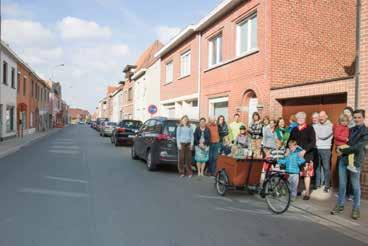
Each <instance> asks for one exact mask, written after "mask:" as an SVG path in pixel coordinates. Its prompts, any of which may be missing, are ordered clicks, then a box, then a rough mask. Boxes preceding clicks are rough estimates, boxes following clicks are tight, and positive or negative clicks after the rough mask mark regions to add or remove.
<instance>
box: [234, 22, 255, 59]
mask: <svg viewBox="0 0 368 246" xmlns="http://www.w3.org/2000/svg"><path fill="white" fill-rule="evenodd" d="M236 36H237V38H236V40H237V45H236V47H237V55H238V56H241V55H243V54H245V53H247V52H250V51H253V50H256V49H257V15H253V16H251V17H249V18H247V19H246V20H244V21H242V22H240V23H239V24H238V26H237V28H236Z"/></svg>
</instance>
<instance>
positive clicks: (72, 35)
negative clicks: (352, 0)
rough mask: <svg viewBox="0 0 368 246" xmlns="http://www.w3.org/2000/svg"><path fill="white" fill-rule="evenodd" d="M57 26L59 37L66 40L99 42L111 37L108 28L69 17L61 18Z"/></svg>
mask: <svg viewBox="0 0 368 246" xmlns="http://www.w3.org/2000/svg"><path fill="white" fill-rule="evenodd" d="M57 26H58V29H59V30H60V32H61V37H62V38H63V39H66V40H95V39H98V40H99V39H109V38H110V37H111V36H112V32H111V29H110V28H109V27H106V26H100V25H99V24H97V23H96V22H93V21H86V20H82V19H79V18H75V17H70V16H68V17H65V18H63V19H62V20H61V21H60V22H59V23H58V24H57Z"/></svg>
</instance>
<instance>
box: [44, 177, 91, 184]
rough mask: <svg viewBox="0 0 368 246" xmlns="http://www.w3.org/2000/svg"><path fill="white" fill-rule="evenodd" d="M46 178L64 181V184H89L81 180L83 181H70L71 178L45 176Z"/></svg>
mask: <svg viewBox="0 0 368 246" xmlns="http://www.w3.org/2000/svg"><path fill="white" fill-rule="evenodd" d="M45 178H46V179H52V180H58V181H64V182H75V183H81V184H88V181H86V180H81V179H70V178H63V177H55V176H45Z"/></svg>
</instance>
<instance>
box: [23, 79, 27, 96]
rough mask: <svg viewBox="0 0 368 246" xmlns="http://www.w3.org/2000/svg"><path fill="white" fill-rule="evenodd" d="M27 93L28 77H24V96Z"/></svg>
mask: <svg viewBox="0 0 368 246" xmlns="http://www.w3.org/2000/svg"><path fill="white" fill-rule="evenodd" d="M26 95H27V78H26V77H23V96H26Z"/></svg>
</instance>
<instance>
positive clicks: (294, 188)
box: [289, 173, 299, 197]
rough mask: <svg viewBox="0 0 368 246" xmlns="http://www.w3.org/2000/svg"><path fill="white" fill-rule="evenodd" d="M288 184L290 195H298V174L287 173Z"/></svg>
mask: <svg viewBox="0 0 368 246" xmlns="http://www.w3.org/2000/svg"><path fill="white" fill-rule="evenodd" d="M289 185H290V191H291V197H296V196H297V195H298V185H299V174H292V173H291V174H289Z"/></svg>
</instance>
